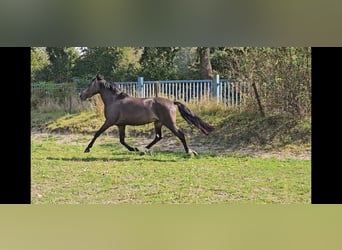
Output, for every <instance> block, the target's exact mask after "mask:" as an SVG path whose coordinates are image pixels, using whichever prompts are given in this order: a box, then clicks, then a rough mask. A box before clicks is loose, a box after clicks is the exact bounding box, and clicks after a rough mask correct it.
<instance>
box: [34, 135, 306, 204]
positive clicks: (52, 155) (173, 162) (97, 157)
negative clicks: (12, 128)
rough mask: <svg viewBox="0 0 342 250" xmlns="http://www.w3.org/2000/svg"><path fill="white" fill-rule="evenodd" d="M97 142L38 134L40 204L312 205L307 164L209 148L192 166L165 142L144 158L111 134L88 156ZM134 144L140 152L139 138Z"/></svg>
mask: <svg viewBox="0 0 342 250" xmlns="http://www.w3.org/2000/svg"><path fill="white" fill-rule="evenodd" d="M91 138H92V135H80V134H78V135H75V134H74V135H71V134H69V135H52V134H32V139H31V200H32V201H31V202H32V203H33V204H118V203H131V204H164V203H168V204H170V203H172V204H211V203H221V204H236V203H239V204H240V203H249V204H269V203H277V204H294V203H296V204H298V203H300V204H309V203H310V202H311V160H308V159H290V158H286V157H285V158H284V157H283V158H282V159H278V158H272V157H271V158H262V157H257V156H243V155H238V154H233V153H222V154H221V153H218V152H216V151H215V150H214V151H213V150H211V148H210V145H206V146H207V147H204V149H203V148H202V150H201V152H200V154H199V156H198V157H191V158H189V157H187V156H186V155H185V153H184V151H183V148H182V146H181V145H180V144H179V143H178V144H177V143H175V146H173V150H172V151H171V150H170V148H166V147H163V141H161V142H159V143H158V145H156V147H154V148H153V149H154V150H153V152H152V153H151V154H147V155H143V156H141V155H139V154H137V153H132V152H129V151H127V150H126V149H125V148H124V147H123V146H122V145H121V144H119V143H118V138H117V137H112V136H109V135H105V134H104V135H101V136H100V137H99V138H98V140H97V141H96V142H95V144H94V147H93V148H92V149H91V151H90V153H88V154H85V153H83V151H84V149H85V147H86V146H87V145H88V143H89V141H90V139H91ZM163 140H164V139H163ZM175 140H176V139H175ZM127 141H128V142H129V143H130V144H132V145H134V143H135V142H137V141H139V138H135V139H128V140H127ZM190 145H191V143H190ZM204 146H205V145H204ZM193 149H195V150H196V148H193Z"/></svg>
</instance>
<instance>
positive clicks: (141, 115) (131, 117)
mask: <svg viewBox="0 0 342 250" xmlns="http://www.w3.org/2000/svg"><path fill="white" fill-rule="evenodd" d="M156 120H158V119H157V117H156V116H155V115H154V114H153V113H152V112H151V111H146V110H139V112H137V111H136V110H135V112H134V113H133V112H132V113H131V114H128V113H126V114H123V115H122V116H120V118H119V120H118V121H117V123H116V124H117V125H132V126H138V125H144V124H148V123H151V122H154V121H156Z"/></svg>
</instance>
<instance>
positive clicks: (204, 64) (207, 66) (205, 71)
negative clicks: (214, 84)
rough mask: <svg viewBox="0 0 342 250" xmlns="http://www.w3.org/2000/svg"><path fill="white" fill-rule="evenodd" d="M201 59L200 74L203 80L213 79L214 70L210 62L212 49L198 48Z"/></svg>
mask: <svg viewBox="0 0 342 250" xmlns="http://www.w3.org/2000/svg"><path fill="white" fill-rule="evenodd" d="M197 51H198V54H199V58H200V73H201V78H202V79H212V77H213V70H212V67H211V62H210V48H209V47H198V48H197Z"/></svg>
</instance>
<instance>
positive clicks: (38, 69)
mask: <svg viewBox="0 0 342 250" xmlns="http://www.w3.org/2000/svg"><path fill="white" fill-rule="evenodd" d="M49 63H50V62H49V57H48V55H47V54H46V51H45V48H43V47H32V48H31V82H36V81H39V80H42V78H43V77H42V72H43V70H44V68H45V67H47V65H49Z"/></svg>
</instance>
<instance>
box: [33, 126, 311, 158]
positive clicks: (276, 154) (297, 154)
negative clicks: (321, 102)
mask: <svg viewBox="0 0 342 250" xmlns="http://www.w3.org/2000/svg"><path fill="white" fill-rule="evenodd" d="M51 136H53V137H54V140H56V143H61V144H84V146H86V145H87V143H89V142H90V140H91V139H92V138H93V135H86V136H85V135H81V134H51V133H37V132H32V133H31V140H35V141H42V140H47V139H49V137H51ZM100 138H101V140H106V141H107V140H108V141H112V142H113V143H115V142H116V143H117V142H119V139H118V137H117V136H116V135H111V134H104V135H101V137H99V138H98V140H99V139H100ZM152 140H153V137H149V136H146V137H141V136H139V137H127V142H128V143H129V144H131V145H132V146H133V145H134V146H135V147H138V148H141V149H142V148H144V147H145V146H146V145H148V144H149V143H150V142H151V141H152ZM188 145H189V147H190V148H191V149H193V150H195V151H197V152H198V153H213V154H217V155H220V154H225V155H227V154H234V155H244V156H254V157H260V158H277V159H301V160H311V150H298V147H296V148H284V149H281V150H274V149H270V150H262V149H256V148H252V147H251V148H243V147H240V148H237V147H229V146H227V147H225V146H224V145H222V144H215V143H205V142H201V141H196V140H193V139H190V138H188ZM152 150H153V151H173V152H183V151H184V149H183V145H182V144H181V142H180V141H179V140H178V139H177V138H176V137H174V136H166V137H164V138H163V139H162V140H161V141H160V142H158V144H156V145H155V146H153V148H152Z"/></svg>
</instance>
